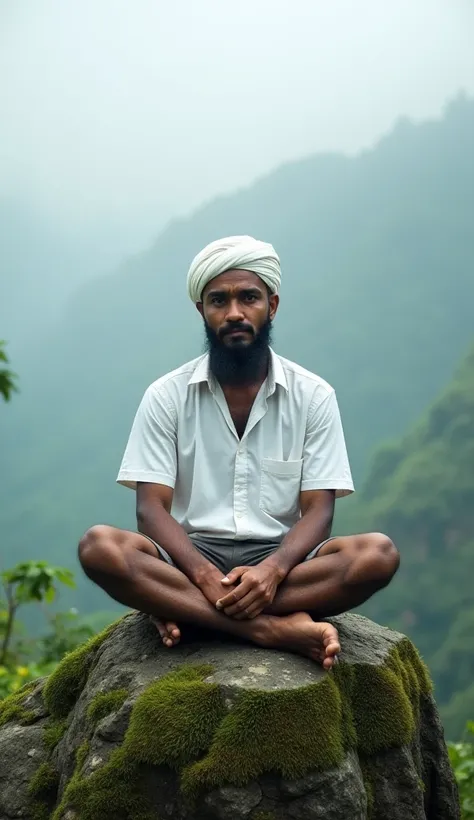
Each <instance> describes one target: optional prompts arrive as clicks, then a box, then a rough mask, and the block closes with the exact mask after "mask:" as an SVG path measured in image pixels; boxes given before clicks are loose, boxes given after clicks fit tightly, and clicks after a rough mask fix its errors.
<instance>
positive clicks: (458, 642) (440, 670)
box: [347, 347, 474, 738]
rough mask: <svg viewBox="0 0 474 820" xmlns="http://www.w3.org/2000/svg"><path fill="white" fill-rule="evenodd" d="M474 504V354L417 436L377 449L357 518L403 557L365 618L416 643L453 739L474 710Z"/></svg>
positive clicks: (359, 525)
mask: <svg viewBox="0 0 474 820" xmlns="http://www.w3.org/2000/svg"><path fill="white" fill-rule="evenodd" d="M473 498H474V347H471V349H470V351H469V353H468V355H467V356H466V357H465V358H464V359H463V361H462V363H461V365H460V366H459V367H458V368H457V369H456V371H455V373H454V376H453V378H452V379H451V381H450V382H449V384H448V385H447V387H446V388H445V389H444V390H443V391H442V392H441V394H440V396H439V397H438V398H437V399H436V400H435V401H434V402H433V404H432V405H431V406H430V407H429V409H428V410H427V411H426V412H425V413H424V414H423V415H422V416H421V418H420V419H419V421H417V423H416V424H415V425H413V427H412V429H411V430H410V431H409V432H408V433H407V434H406V435H405V436H403V437H402V438H401V439H399V440H394V441H391V442H387V443H385V444H384V445H383V446H381V447H380V448H378V449H377V450H376V453H375V454H374V457H373V460H372V462H371V467H370V469H369V471H368V476H367V479H366V482H365V486H364V488H363V490H362V492H361V493H360V494H359V497H358V499H357V504H356V505H355V506H354V508H353V510H352V523H353V525H354V527H355V528H357V529H359V528H360V529H362V530H367V529H369V530H371V529H377V530H379V529H382V530H384V531H386V532H389V533H390V535H391V537H392V538H393V539H394V540H395V542H396V543H397V544H398V545H399V547H400V549H401V552H402V561H401V566H400V570H399V572H398V574H397V576H396V577H395V579H394V581H392V583H391V584H390V586H389V587H388V588H387V589H385V590H384V591H383V593H381V594H379V595H376V596H375V597H374V598H372V599H371V600H370V601H369V602H368V603H367V604H366V605H365V606H364V607H363V611H364V612H365V614H367V615H369V616H370V617H373V618H375V619H378V620H382V621H383V622H387V621H388V622H389V623H390V624H391V625H392V626H394V627H395V628H397V629H400V630H401V631H403V632H408V634H409V635H410V637H411V638H412V639H413V640H414V641H415V643H416V644H417V646H418V647H419V649H420V651H421V652H422V653H423V654H424V656H425V660H427V662H428V664H429V666H430V668H431V670H432V673H433V675H434V678H435V683H436V697H437V700H438V702H439V703H440V704H441V706H442V714H443V716H444V720H445V726H446V728H447V730H448V732H449V733H450V734H449V736H450V737H452V738H456V737H460V736H461V733H462V730H463V728H464V725H465V723H466V721H467V720H468V719H470V718H471V716H472V709H473V708H474V685H473V680H474V645H473V641H472V625H473V624H474V602H473V600H474V599H473V594H472V579H473V577H474V535H473V533H474V507H473ZM347 523H349V522H347Z"/></svg>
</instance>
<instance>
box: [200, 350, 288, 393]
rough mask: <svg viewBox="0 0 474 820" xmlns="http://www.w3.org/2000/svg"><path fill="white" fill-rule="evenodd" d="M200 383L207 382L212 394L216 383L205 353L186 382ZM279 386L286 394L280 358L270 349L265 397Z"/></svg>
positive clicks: (286, 383) (286, 388)
mask: <svg viewBox="0 0 474 820" xmlns="http://www.w3.org/2000/svg"><path fill="white" fill-rule="evenodd" d="M200 382H207V383H208V385H209V390H210V391H211V392H212V393H213V392H214V391H215V387H216V383H215V379H214V377H213V375H212V373H211V372H210V370H209V354H208V353H205V354H204V356H201V358H200V359H198V362H197V364H196V367H195V368H194V371H193V373H192V375H191V377H190V379H189V380H188V385H189V384H199V383H200ZM277 384H280V385H281V386H282V387H283V388H284V389H285V390H286V391H287V392H288V382H287V380H286V376H285V371H284V369H283V365H282V363H281V360H280V357H279V356H277V354H276V353H275V351H274V350H273V349H272V348H270V368H269V371H268V377H267V396H271V395H272V393H274V392H275V389H276V385H277Z"/></svg>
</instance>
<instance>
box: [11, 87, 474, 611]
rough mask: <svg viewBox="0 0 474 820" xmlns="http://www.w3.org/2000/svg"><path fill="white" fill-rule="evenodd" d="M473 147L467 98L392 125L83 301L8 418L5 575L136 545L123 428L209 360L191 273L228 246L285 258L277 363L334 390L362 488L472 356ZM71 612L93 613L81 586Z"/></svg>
mask: <svg viewBox="0 0 474 820" xmlns="http://www.w3.org/2000/svg"><path fill="white" fill-rule="evenodd" d="M473 144H474V103H473V102H472V101H469V100H466V99H464V98H460V99H457V100H455V101H453V102H452V103H451V104H450V105H449V106H448V108H447V109H446V111H445V114H444V116H443V118H442V119H441V120H440V121H433V122H426V123H421V124H414V123H411V122H409V121H401V122H399V123H398V124H397V125H396V126H395V127H394V129H393V130H392V131H391V132H390V133H389V134H388V135H387V136H386V137H385V138H384V139H382V140H381V141H380V142H379V143H378V144H377V145H376V146H375V147H374V148H373V149H372V150H370V151H365V152H364V153H362V154H360V155H359V156H357V157H354V158H348V157H344V156H341V155H337V154H334V155H318V156H314V157H310V158H308V159H305V160H302V161H300V162H296V163H291V164H288V165H286V166H284V167H282V168H279V169H278V170H276V171H275V172H274V173H272V174H269V175H267V176H266V177H264V178H262V179H260V180H258V181H257V182H256V183H255V184H254V185H253V186H251V187H250V188H247V189H245V190H241V191H238V192H236V193H235V194H233V195H232V196H225V197H221V198H219V199H217V200H214V201H212V202H210V203H209V204H207V205H206V206H205V207H202V208H201V209H200V210H198V211H197V212H196V213H194V214H192V215H191V216H189V217H187V218H183V219H179V220H175V221H174V222H173V223H172V224H170V225H169V226H168V228H167V229H166V230H165V231H164V232H162V233H161V235H160V236H159V237H158V239H157V241H156V243H155V245H154V246H153V247H151V248H150V249H149V250H148V251H147V252H146V253H144V254H142V255H138V256H136V257H135V258H133V259H131V260H128V261H127V262H126V263H125V264H123V265H122V266H121V267H120V268H119V269H118V270H117V271H116V272H115V273H114V274H113V275H108V276H102V277H100V278H94V280H92V281H89V282H87V283H85V284H84V285H82V286H81V287H80V289H79V290H78V291H77V292H76V294H75V296H74V298H72V299H70V300H69V302H68V303H67V306H66V307H65V309H64V310H63V311H62V314H61V316H60V318H59V319H58V320H57V322H56V323H55V324H54V325H53V326H52V327H51V328H49V329H48V332H47V333H44V334H43V335H42V336H38V338H37V339H36V340H35V344H34V345H31V347H30V349H29V352H28V358H27V360H25V361H22V370H21V373H20V376H21V389H22V393H21V395H20V396H18V397H16V398H15V400H14V402H13V404H12V405H10V406H8V407H6V408H4V409H3V410H2V413H1V419H0V425H1V426H0V436H1V441H2V481H3V483H4V490H3V491H2V496H3V509H2V511H1V516H0V526H1V533H2V551H3V553H4V554H6V555H7V558H9V559H10V558H11V560H10V563H11V562H13V561H15V560H17V559H19V558H21V557H42V558H48V559H50V560H54V561H56V562H58V563H63V564H66V565H75V562H76V543H77V540H78V538H79V537H80V535H81V533H82V531H83V530H84V529H85V528H86V527H87V526H89V525H90V524H92V523H98V522H107V523H113V524H117V525H119V526H128V527H134V497H133V494H132V493H131V492H130V491H128V490H125V489H124V488H122V487H117V486H115V476H116V472H117V469H118V466H119V463H120V460H121V456H122V452H123V448H124V446H125V442H126V438H127V435H128V432H129V429H130V425H131V422H132V419H133V414H134V412H135V409H136V407H137V404H138V402H139V401H140V398H141V395H142V393H143V391H144V390H145V388H146V386H147V385H148V384H149V383H150V382H151V381H153V380H154V379H156V378H157V377H158V376H160V375H162V374H163V373H165V372H166V371H168V370H170V369H171V368H173V367H176V366H178V365H179V364H181V363H182V362H183V361H185V360H186V359H190V358H192V357H194V356H196V355H198V354H199V353H200V352H201V350H202V344H203V333H202V327H201V321H200V319H199V317H198V314H197V311H196V310H195V308H194V307H193V306H192V305H191V304H190V303H189V301H188V297H187V295H186V287H185V279H186V272H187V268H188V265H189V262H190V260H191V258H192V257H193V256H194V254H195V253H196V252H197V251H198V250H199V249H200V248H201V247H202V246H203V245H204V244H205V243H207V242H208V241H210V240H212V239H215V238H216V237H218V236H222V235H228V234H236V233H250V234H253V235H255V236H257V237H259V238H262V239H266V240H268V241H271V242H272V243H273V244H274V245H275V247H276V249H277V250H278V252H279V253H280V256H281V260H282V270H283V284H282V293H281V298H282V302H281V307H280V310H279V313H278V316H277V318H276V321H275V334H274V337H275V338H274V343H273V344H274V347H275V349H276V350H277V351H278V352H279V353H281V354H282V355H284V356H286V357H288V358H290V359H294V360H296V361H298V362H299V363H300V364H301V365H303V366H305V367H307V368H309V369H311V370H314V371H316V372H317V373H319V374H320V375H321V376H323V377H324V378H326V379H327V380H328V381H329V382H330V383H331V384H333V385H334V386H335V388H336V390H337V393H338V397H339V401H340V405H341V410H342V414H343V420H344V425H345V430H346V436H347V442H348V447H349V452H350V456H351V461H352V465H353V470H354V474H355V478H356V481H359V480H360V479H361V477H362V475H363V474H364V471H365V468H366V465H367V462H368V459H369V454H370V453H371V451H372V449H373V448H374V447H375V446H376V445H378V444H379V443H380V442H381V441H383V440H384V439H385V438H387V437H393V436H398V435H401V434H402V433H403V432H404V431H405V429H406V428H407V426H409V425H410V424H412V422H413V421H414V420H415V419H416V418H417V416H418V415H419V414H420V413H421V412H422V411H423V409H424V408H425V406H426V404H427V403H428V402H429V401H431V400H432V399H433V398H434V397H435V396H436V395H437V394H438V393H439V391H441V389H442V388H443V387H444V385H445V384H446V382H447V381H448V379H449V378H450V376H451V373H452V369H453V367H454V365H455V362H456V361H457V360H458V359H459V357H460V356H461V355H462V352H463V351H464V350H465V349H466V346H467V344H468V342H469V341H470V339H471V336H472V333H473V325H472V299H473V296H474V277H473V275H472V270H473V263H474V233H473V231H472V225H473V222H474V165H473V162H472V145H473ZM13 365H15V362H13ZM340 503H341V504H348V505H350V504H351V503H352V500H349V501H342V502H340ZM348 509H349V507H348ZM77 600H78V601H79V602H80V604H81V607H86V606H92V605H97V603H98V601H100V605H101V606H103V604H104V598H103V596H102V595H100V593H97V592H96V591H95V590H93V589H92V586H91V585H90V584H88V583H87V582H85V581H84V582H83V583H82V584H81V589H80V593H79V595H78V597H77Z"/></svg>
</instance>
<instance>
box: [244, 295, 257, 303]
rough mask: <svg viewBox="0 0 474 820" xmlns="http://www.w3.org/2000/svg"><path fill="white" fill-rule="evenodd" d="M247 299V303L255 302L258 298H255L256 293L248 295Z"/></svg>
mask: <svg viewBox="0 0 474 820" xmlns="http://www.w3.org/2000/svg"><path fill="white" fill-rule="evenodd" d="M245 298H246V300H247V302H254V301H255V299H256V298H257V297H256V296H255V293H248V294H247V296H246V297H245Z"/></svg>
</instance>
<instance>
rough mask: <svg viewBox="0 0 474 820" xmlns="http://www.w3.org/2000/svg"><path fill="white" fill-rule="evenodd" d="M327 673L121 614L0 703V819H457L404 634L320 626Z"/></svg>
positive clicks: (430, 710) (347, 621)
mask: <svg viewBox="0 0 474 820" xmlns="http://www.w3.org/2000/svg"><path fill="white" fill-rule="evenodd" d="M331 620H332V621H333V623H335V624H336V625H337V627H338V629H339V631H340V636H341V644H342V653H341V659H340V663H339V664H338V665H337V667H336V668H335V670H334V671H333V672H330V673H327V672H323V671H322V670H321V668H320V667H318V666H317V665H316V664H315V663H314V662H312V661H310V660H306V659H305V658H300V657H298V656H296V655H292V654H288V653H283V652H278V651H270V650H264V649H259V648H256V647H252V646H249V645H242V644H235V643H231V642H224V641H220V640H210V639H209V638H208V639H207V640H205V641H204V640H202V636H201V639H199V637H198V636H196V635H193V636H192V635H188V636H185V639H184V640H183V642H182V643H181V644H180V645H179V646H178V647H174V648H173V649H171V650H169V649H165V648H164V647H163V646H162V645H161V643H160V640H159V638H158V635H157V633H156V630H155V628H154V627H153V626H152V625H151V624H150V622H149V620H148V618H146V617H145V616H143V615H139V614H135V613H133V614H130V615H127V616H125V617H124V618H123V619H121V620H120V621H118V622H117V623H116V624H113V625H112V627H110V628H109V629H108V630H106V632H105V633H103V634H102V635H100V636H97V638H95V639H93V640H92V641H91V642H89V643H88V644H86V645H85V646H84V647H81V648H80V649H78V650H76V651H75V652H73V653H71V654H70V655H68V656H67V657H66V658H65V659H64V661H63V662H62V664H61V665H60V666H59V667H58V669H57V670H56V672H55V673H54V674H53V675H52V676H51V677H50V678H49V679H48V680H42V681H38V682H36V683H35V684H33V685H30V686H29V688H27V689H24V690H22V691H21V692H20V693H19V694H17V695H15V696H14V697H12V698H10V699H8V700H6V701H3V702H2V703H0V727H1V728H0V820H13V818H23V820H47V819H48V818H52V820H104V819H105V818H110V819H111V820H167V818H176V820H286V818H288V820H457V818H459V808H458V795H457V790H456V785H455V781H454V778H453V774H452V771H451V768H450V765H449V761H448V756H447V751H446V747H445V743H444V738H443V732H442V728H441V726H440V723H439V719H438V714H437V710H436V706H435V703H434V701H433V698H432V695H431V686H430V681H429V678H428V676H427V673H426V670H425V667H424V665H423V663H422V661H421V660H420V658H419V656H418V654H417V652H416V650H415V648H414V647H413V645H412V644H411V643H410V641H409V640H408V639H407V638H406V637H404V636H403V635H400V634H399V633H396V632H392V631H391V630H389V629H386V628H383V627H380V626H378V625H377V624H374V623H373V622H371V621H369V620H367V619H366V618H363V617H361V616H357V615H352V614H348V615H343V616H340V617H338V618H333V619H331Z"/></svg>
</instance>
